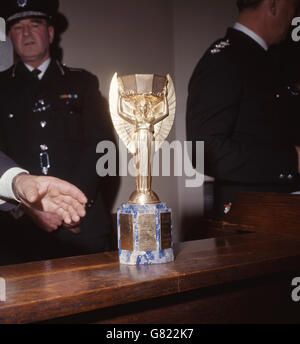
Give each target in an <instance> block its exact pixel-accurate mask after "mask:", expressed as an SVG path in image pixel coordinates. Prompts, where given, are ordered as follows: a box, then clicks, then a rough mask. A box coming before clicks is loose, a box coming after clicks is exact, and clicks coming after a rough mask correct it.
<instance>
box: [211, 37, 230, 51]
mask: <svg viewBox="0 0 300 344" xmlns="http://www.w3.org/2000/svg"><path fill="white" fill-rule="evenodd" d="M229 46H230V41H229V39H226V40H222V41H220V42H218V43H217V44H215V45H214V46H213V47H212V49H211V50H210V53H211V54H212V55H215V54H218V53H220V52H221V51H222V50H223V49H225V48H226V47H229Z"/></svg>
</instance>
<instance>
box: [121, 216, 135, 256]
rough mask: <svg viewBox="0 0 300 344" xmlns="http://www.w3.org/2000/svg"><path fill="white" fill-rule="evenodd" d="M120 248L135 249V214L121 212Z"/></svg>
mask: <svg viewBox="0 0 300 344" xmlns="http://www.w3.org/2000/svg"><path fill="white" fill-rule="evenodd" d="M120 234H121V235H120V241H121V243H120V248H121V250H128V251H133V215H131V214H120Z"/></svg>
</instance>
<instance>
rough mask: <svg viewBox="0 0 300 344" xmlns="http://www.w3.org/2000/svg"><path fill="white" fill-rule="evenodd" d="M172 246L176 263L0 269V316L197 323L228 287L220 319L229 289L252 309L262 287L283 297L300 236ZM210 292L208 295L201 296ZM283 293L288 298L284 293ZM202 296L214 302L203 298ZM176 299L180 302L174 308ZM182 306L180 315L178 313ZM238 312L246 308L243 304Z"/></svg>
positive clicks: (103, 258)
mask: <svg viewBox="0 0 300 344" xmlns="http://www.w3.org/2000/svg"><path fill="white" fill-rule="evenodd" d="M175 251H176V252H175V253H176V261H175V262H174V263H170V264H163V265H152V266H120V265H119V262H118V256H117V253H116V252H112V253H103V254H97V255H91V256H82V257H73V258H65V259H58V260H52V261H45V262H36V263H28V264H23V265H16V266H8V267H0V277H2V278H5V280H6V284H7V286H6V288H7V301H6V302H5V303H0V322H1V323H32V322H38V321H43V320H51V319H55V318H61V317H67V316H73V317H78V316H81V315H83V316H84V315H86V316H88V315H89V314H95V313H93V312H97V317H93V316H91V319H93V320H91V319H90V320H91V321H93V322H97V321H98V322H102V323H105V322H113V323H114V322H137V316H138V314H140V320H141V321H144V322H149V323H150V322H151V321H154V319H155V322H166V323H168V321H171V322H182V323H184V322H185V321H188V320H189V319H190V320H193V321H194V322H198V321H199V322H201V321H205V319H206V316H205V314H202V316H203V317H202V318H201V317H200V313H201V312H203V310H205V309H207V310H209V312H210V316H208V315H207V319H208V322H209V320H211V321H213V319H215V320H216V319H218V317H219V318H220V312H219V309H221V304H220V298H221V295H222V293H223V292H224V290H227V291H228V295H227V297H226V299H224V302H225V304H227V305H228V310H229V311H226V312H224V311H222V312H223V313H224V314H223V316H221V318H222V319H223V321H226V319H227V318H226V316H225V315H226V313H228V312H229V313H230V308H231V307H232V304H230V302H229V300H231V299H232V297H233V295H236V296H234V297H233V301H234V300H235V306H238V303H236V300H242V299H241V297H242V298H244V297H246V299H245V300H244V305H245V302H247V297H248V300H252V299H251V297H252V298H253V300H252V305H251V306H250V308H251V307H254V305H256V308H257V307H258V308H257V309H259V308H260V307H261V304H262V303H263V300H259V299H256V297H255V295H259V293H263V290H264V292H265V293H266V295H265V296H266V299H268V297H267V295H268V290H269V292H271V294H272V290H274V295H275V299H274V300H273V307H275V304H276V302H277V301H278V298H281V300H283V299H282V298H283V296H282V295H281V294H280V293H281V291H282V289H278V288H279V286H282V285H285V286H287V287H288V288H289V287H290V280H289V278H290V275H289V277H287V275H286V274H291V276H296V274H297V271H300V240H298V239H291V238H286V237H282V236H279V235H267V234H263V233H251V234H243V235H232V236H227V237H224V238H222V237H219V238H215V239H207V240H201V241H194V242H187V243H182V244H179V245H177V246H176V250H175ZM266 278H267V279H268V281H265V280H264V279H266ZM269 278H271V280H269ZM262 280H263V281H264V282H262ZM259 281H261V282H259ZM240 283H241V284H245V283H246V285H247V286H249V285H251V284H253V283H254V284H255V286H254V287H253V288H251V293H250V292H249V291H248V292H246V289H245V285H244V286H240V287H239V284H240ZM257 283H259V285H257ZM274 288H275V289H274ZM217 290H219V292H218V291H217ZM233 290H235V292H234V293H233ZM211 293H213V295H214V297H212V296H210V298H209V297H208V298H205V295H212V294H211ZM220 293H221V294H220ZM255 293H256V294H255ZM257 293H258V294H257ZM238 295H240V297H238ZM247 295H248V296H247ZM251 295H252V296H251ZM272 295H273V294H272ZM285 298H287V299H288V300H290V294H289V292H288V293H287V295H285ZM209 299H211V300H212V303H211V305H213V308H210V307H209V304H208V303H207V302H208V301H209ZM276 299H277V300H276ZM226 300H227V301H226ZM255 300H256V301H255ZM284 300H285V299H284ZM226 302H227V303H226ZM239 302H241V301H239ZM255 302H256V303H255ZM269 302H270V300H269ZM176 305H181V306H180V309H181V311H179V312H178V310H179V308H178V307H177V306H176ZM201 307H202V308H201ZM284 307H285V306H284ZM254 309H255V307H254ZM278 309H279V308H278ZM280 309H284V308H282V307H281V306H280ZM297 309H300V307H299V306H298V305H297ZM171 310H172V314H169V316H168V313H169V312H170V311H171ZM184 310H185V312H186V313H187V314H186V317H183V315H182V314H184ZM239 310H240V312H242V313H241V314H244V315H245V314H247V310H246V309H244V308H243V307H240V308H239ZM273 310H274V309H273ZM273 310H272V309H271V311H272V312H273V313H274V311H273ZM180 312H183V313H182V314H181V313H180ZM212 312H215V313H214V315H212ZM272 312H271V313H272ZM276 313H278V314H281V313H282V312H280V311H278V312H276ZM155 314H156V317H155ZM233 314H234V312H233ZM237 314H238V319H241V318H240V317H241V314H239V313H237ZM249 314H250V313H249ZM251 314H252V313H251ZM283 314H284V313H283ZM188 315H189V316H188ZM152 316H153V318H151V317H152ZM198 316H199V317H198ZM228 316H229V314H227V317H228ZM258 316H259V315H258ZM266 317H267V315H266ZM96 318H97V319H98V320H97V319H96ZM147 319H148V320H147ZM298 319H300V318H298ZM74 321H75V320H74ZM77 321H78V322H80V321H79V320H78V318H77ZM82 321H83V320H82ZM85 321H88V320H85ZM245 321H246V319H245Z"/></svg>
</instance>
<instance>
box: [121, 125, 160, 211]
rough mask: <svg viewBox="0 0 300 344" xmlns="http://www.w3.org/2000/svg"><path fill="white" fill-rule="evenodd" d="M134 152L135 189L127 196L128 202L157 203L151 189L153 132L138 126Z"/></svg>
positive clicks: (157, 200)
mask: <svg viewBox="0 0 300 344" xmlns="http://www.w3.org/2000/svg"><path fill="white" fill-rule="evenodd" d="M137 138H138V140H137V141H136V154H135V155H134V159H135V167H136V170H137V177H136V191H135V192H133V193H132V195H131V196H130V198H129V202H128V203H129V204H140V205H145V204H157V203H160V200H159V198H158V196H157V195H156V194H155V193H154V192H153V191H152V190H151V182H152V178H151V162H152V157H153V152H154V147H155V141H154V140H153V132H152V130H149V129H144V128H140V129H139V130H138V131H137Z"/></svg>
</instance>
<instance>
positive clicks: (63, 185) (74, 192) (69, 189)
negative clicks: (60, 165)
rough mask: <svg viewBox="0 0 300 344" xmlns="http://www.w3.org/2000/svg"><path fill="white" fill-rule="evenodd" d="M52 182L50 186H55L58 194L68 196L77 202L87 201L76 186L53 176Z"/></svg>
mask: <svg viewBox="0 0 300 344" xmlns="http://www.w3.org/2000/svg"><path fill="white" fill-rule="evenodd" d="M52 183H53V186H52V187H53V188H54V187H55V188H57V189H58V190H59V191H60V194H63V195H67V196H70V197H72V198H73V199H74V200H76V201H78V202H79V203H83V204H85V203H87V198H86V197H85V195H84V194H83V192H81V191H80V190H79V189H78V188H77V187H76V186H74V185H72V184H70V183H68V182H66V181H63V180H60V179H57V178H53V181H52Z"/></svg>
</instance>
